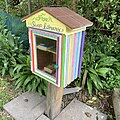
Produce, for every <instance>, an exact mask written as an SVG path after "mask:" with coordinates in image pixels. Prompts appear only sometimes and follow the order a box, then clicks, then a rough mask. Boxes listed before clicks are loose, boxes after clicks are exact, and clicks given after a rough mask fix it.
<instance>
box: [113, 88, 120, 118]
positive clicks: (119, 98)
mask: <svg viewBox="0 0 120 120" xmlns="http://www.w3.org/2000/svg"><path fill="white" fill-rule="evenodd" d="M112 100H113V106H114V111H115V116H116V120H120V88H114V91H113V96H112Z"/></svg>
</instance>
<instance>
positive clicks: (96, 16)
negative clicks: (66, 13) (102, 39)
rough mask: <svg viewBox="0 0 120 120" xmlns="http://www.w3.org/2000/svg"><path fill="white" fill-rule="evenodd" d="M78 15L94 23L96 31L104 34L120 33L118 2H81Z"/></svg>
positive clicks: (95, 0)
mask: <svg viewBox="0 0 120 120" xmlns="http://www.w3.org/2000/svg"><path fill="white" fill-rule="evenodd" d="M77 4H78V5H77V9H78V13H80V14H82V15H83V16H85V17H87V18H88V19H90V20H91V21H93V23H94V26H93V28H94V29H99V30H101V31H102V32H109V33H110V32H112V33H115V34H119V33H120V25H119V23H120V16H119V7H120V1H118V0H108V1H106V0H79V1H78V3H77Z"/></svg>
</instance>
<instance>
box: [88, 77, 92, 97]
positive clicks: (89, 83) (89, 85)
mask: <svg viewBox="0 0 120 120" xmlns="http://www.w3.org/2000/svg"><path fill="white" fill-rule="evenodd" d="M87 88H88V92H89V94H90V96H92V81H91V80H90V79H87Z"/></svg>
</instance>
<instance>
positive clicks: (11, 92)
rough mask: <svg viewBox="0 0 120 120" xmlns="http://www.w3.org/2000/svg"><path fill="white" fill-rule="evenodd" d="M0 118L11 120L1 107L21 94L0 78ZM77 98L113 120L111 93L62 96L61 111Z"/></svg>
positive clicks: (7, 81) (12, 85) (83, 93)
mask: <svg viewBox="0 0 120 120" xmlns="http://www.w3.org/2000/svg"><path fill="white" fill-rule="evenodd" d="M0 84H1V85H0V86H1V87H0V94H1V95H0V96H1V100H0V116H1V118H2V119H3V120H7V119H8V120H13V118H12V117H10V115H8V114H7V113H6V112H5V111H4V110H3V105H4V104H6V103H7V102H9V101H10V100H12V99H14V98H15V97H17V96H18V95H20V94H21V93H22V91H21V90H19V92H18V91H15V87H14V82H13V81H11V80H8V79H7V78H6V79H2V78H0ZM75 97H76V98H77V99H78V100H80V101H82V102H84V103H86V104H87V105H90V106H91V107H93V108H96V109H97V110H99V111H101V112H103V113H105V114H107V115H108V117H109V120H114V119H115V115H114V110H113V104H112V92H105V91H102V92H99V93H98V95H95V94H94V96H93V97H90V96H89V93H88V92H87V91H86V90H84V91H80V92H78V93H73V94H69V95H64V96H63V102H62V109H63V108H65V107H66V106H67V105H68V104H69V103H70V102H71V101H72V100H73V99H74V98H75Z"/></svg>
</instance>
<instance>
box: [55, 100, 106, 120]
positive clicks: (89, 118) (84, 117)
mask: <svg viewBox="0 0 120 120" xmlns="http://www.w3.org/2000/svg"><path fill="white" fill-rule="evenodd" d="M54 120H107V115H105V114H103V113H101V112H99V111H98V110H96V109H93V108H92V107H90V106H88V105H86V104H84V103H82V102H80V101H78V100H77V99H76V98H75V99H74V100H73V101H72V102H71V103H70V104H69V105H68V106H67V107H66V108H65V109H63V110H62V111H61V113H60V114H59V115H58V116H57V117H56V118H55V119H54Z"/></svg>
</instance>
